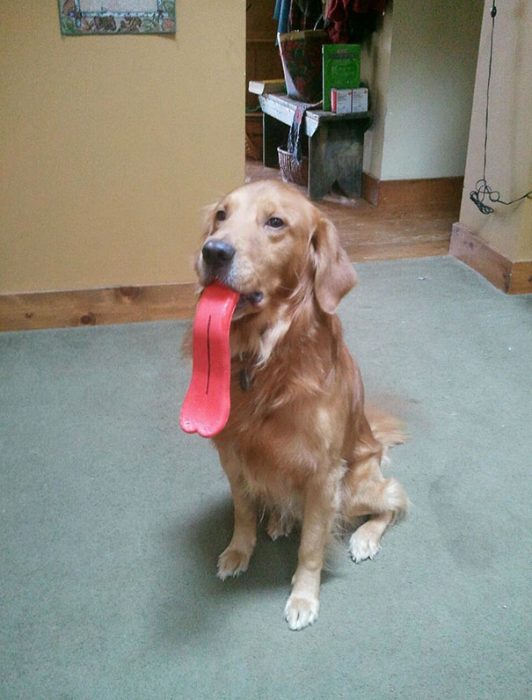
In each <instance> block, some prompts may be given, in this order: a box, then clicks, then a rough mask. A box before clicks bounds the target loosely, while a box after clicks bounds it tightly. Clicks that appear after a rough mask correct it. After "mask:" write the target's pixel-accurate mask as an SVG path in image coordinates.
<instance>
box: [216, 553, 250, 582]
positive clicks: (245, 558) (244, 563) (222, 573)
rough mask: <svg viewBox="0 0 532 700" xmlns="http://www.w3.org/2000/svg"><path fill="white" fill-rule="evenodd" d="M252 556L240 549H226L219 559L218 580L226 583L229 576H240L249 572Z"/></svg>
mask: <svg viewBox="0 0 532 700" xmlns="http://www.w3.org/2000/svg"><path fill="white" fill-rule="evenodd" d="M250 558H251V555H250V554H246V553H245V552H241V551H240V550H238V549H229V548H228V549H226V550H225V551H223V552H222V553H221V554H220V556H219V558H218V574H217V576H218V578H221V579H222V581H225V579H226V578H228V577H229V576H238V575H239V574H242V573H244V571H247V568H248V565H249V560H250Z"/></svg>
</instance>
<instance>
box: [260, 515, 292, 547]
mask: <svg viewBox="0 0 532 700" xmlns="http://www.w3.org/2000/svg"><path fill="white" fill-rule="evenodd" d="M292 527H293V523H291V522H288V521H283V520H282V519H281V518H276V517H274V518H270V520H269V522H268V527H267V528H266V532H267V533H268V536H269V537H270V539H272V540H273V541H274V542H275V540H278V539H279V537H288V535H289V534H290V533H291V532H292Z"/></svg>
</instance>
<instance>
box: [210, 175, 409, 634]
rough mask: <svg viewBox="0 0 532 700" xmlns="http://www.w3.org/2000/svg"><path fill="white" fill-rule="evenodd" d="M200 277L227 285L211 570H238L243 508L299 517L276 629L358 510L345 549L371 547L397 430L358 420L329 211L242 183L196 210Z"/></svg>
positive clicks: (277, 517) (297, 611)
mask: <svg viewBox="0 0 532 700" xmlns="http://www.w3.org/2000/svg"><path fill="white" fill-rule="evenodd" d="M196 270H197V274H198V278H199V282H200V285H201V286H202V287H203V286H206V285H208V284H210V283H211V282H213V281H215V280H216V281H218V282H221V283H222V284H224V285H226V286H228V287H231V288H232V289H234V290H236V291H237V292H239V293H240V300H239V303H238V306H237V308H236V311H235V313H234V316H233V320H232V323H231V331H230V346H231V356H232V360H231V362H232V370H231V413H230V416H229V420H228V422H227V424H226V427H225V428H224V429H223V430H222V432H221V433H219V434H218V435H217V436H216V437H215V438H213V441H214V444H215V446H216V448H217V450H218V453H219V456H220V461H221V464H222V467H223V469H224V471H225V473H226V474H227V478H228V480H229V484H230V487H231V493H232V497H233V503H234V532H233V536H232V538H231V541H230V542H229V545H228V546H227V548H226V549H225V550H224V551H223V552H222V553H221V555H220V557H219V559H218V576H219V577H220V578H221V579H226V578H227V577H228V576H237V575H238V574H240V573H242V572H244V571H246V569H247V568H248V564H249V562H250V558H251V556H252V554H253V550H254V547H255V542H256V528H257V520H258V519H260V516H263V515H266V517H267V524H266V527H267V532H268V534H269V535H270V537H271V538H272V539H276V538H278V537H280V536H283V535H288V534H289V533H290V531H291V529H292V527H293V526H294V525H295V524H300V526H301V539H300V545H299V552H298V563H297V568H296V571H295V573H294V576H293V579H292V590H291V593H290V596H289V598H288V601H287V603H286V607H285V618H286V620H287V622H288V625H289V627H290V629H293V630H299V629H302V628H304V627H306V626H307V625H310V624H312V623H313V622H314V621H315V620H316V618H317V616H318V609H319V591H320V576H321V570H322V567H323V564H324V557H325V552H326V547H327V544H328V542H329V541H330V538H331V535H332V533H333V532H334V530H335V528H336V527H337V526H338V524H339V523H341V524H343V525H344V526H345V525H346V524H347V523H349V521H353V519H355V518H358V517H359V516H366V517H367V519H366V520H365V522H364V523H363V524H362V525H360V526H359V527H358V529H356V530H355V532H354V534H352V535H351V538H350V541H349V551H350V554H351V557H352V559H353V560H354V561H355V562H360V561H362V560H364V559H373V558H374V556H375V555H376V554H377V552H378V551H379V549H380V541H381V537H382V535H383V533H384V531H385V530H386V528H387V527H388V526H389V525H390V524H391V523H392V522H393V521H394V520H395V519H397V518H398V517H399V516H401V515H403V514H404V513H405V512H406V509H407V504H408V499H407V497H406V494H405V492H404V490H403V488H402V487H401V485H400V484H399V482H398V481H396V480H395V479H393V478H384V477H383V475H382V473H381V462H382V460H383V457H384V456H385V452H386V448H387V447H388V446H390V445H392V444H396V443H398V442H401V441H402V434H401V432H400V430H399V428H398V426H397V424H396V423H394V421H393V419H390V420H387V419H381V421H380V424H379V425H377V426H375V425H374V426H373V427H371V426H370V420H368V417H367V414H366V412H365V409H364V389H363V384H362V380H361V376H360V371H359V368H358V366H357V364H356V362H355V361H354V360H353V358H352V357H351V355H350V354H349V351H348V349H347V347H346V345H345V343H344V341H343V338H342V328H341V324H340V321H339V319H338V317H337V315H336V313H335V311H336V308H337V306H338V303H339V302H340V300H341V299H342V297H343V296H344V295H345V294H346V293H347V292H348V291H349V290H350V289H351V288H352V287H353V286H354V285H355V282H356V275H355V271H354V269H353V267H352V265H351V264H350V262H349V260H348V258H347V255H346V253H345V251H344V250H343V248H342V247H341V245H340V242H339V239H338V235H337V232H336V230H335V228H334V226H333V224H332V223H331V222H330V221H328V220H327V219H326V218H324V216H323V215H322V214H321V212H320V211H319V210H318V209H317V208H316V207H315V206H314V205H313V204H311V203H310V202H309V201H308V199H307V198H306V197H305V196H304V195H302V194H300V193H299V191H298V190H297V189H295V188H294V187H292V186H290V185H286V184H284V183H282V182H277V181H263V182H255V183H251V184H248V185H244V186H243V187H240V188H238V189H236V190H235V191H233V192H231V193H230V194H228V195H227V196H226V197H224V198H223V199H222V200H221V201H220V202H219V203H218V204H217V205H216V206H215V207H213V208H212V209H210V210H209V213H208V218H207V225H206V231H205V237H204V241H203V245H202V248H201V251H200V253H199V255H198V258H197V262H196Z"/></svg>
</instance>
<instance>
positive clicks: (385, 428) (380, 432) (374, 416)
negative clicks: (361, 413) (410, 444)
mask: <svg viewBox="0 0 532 700" xmlns="http://www.w3.org/2000/svg"><path fill="white" fill-rule="evenodd" d="M365 412H366V418H367V420H368V423H369V425H370V428H371V432H372V433H373V436H374V437H375V438H376V439H377V440H378V441H379V442H380V443H381V444H382V445H383V447H385V448H388V447H393V446H394V445H402V444H403V443H405V442H406V441H407V440H408V435H407V433H406V429H405V425H404V423H402V421H400V420H399V419H398V418H395V416H391V415H389V414H387V413H383V412H382V411H379V410H378V409H376V408H374V407H373V406H367V407H366V411H365Z"/></svg>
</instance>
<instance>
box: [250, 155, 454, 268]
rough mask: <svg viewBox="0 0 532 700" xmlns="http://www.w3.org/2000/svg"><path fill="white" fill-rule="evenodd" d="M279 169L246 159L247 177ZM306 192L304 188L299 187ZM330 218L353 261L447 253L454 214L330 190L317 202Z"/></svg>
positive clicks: (277, 176) (252, 178)
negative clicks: (379, 203) (380, 203)
mask: <svg viewBox="0 0 532 700" xmlns="http://www.w3.org/2000/svg"><path fill="white" fill-rule="evenodd" d="M280 178H281V175H280V172H279V170H277V169H274V168H266V167H264V166H263V165H262V164H261V163H259V162H257V161H252V160H247V161H246V181H248V182H253V181H255V180H267V179H277V180H278V179H280ZM300 189H301V191H302V192H305V188H300ZM316 204H317V206H318V207H319V208H320V209H321V210H322V211H323V213H324V214H325V215H326V216H327V217H328V218H329V219H331V220H332V221H333V222H334V224H335V226H336V228H337V230H338V233H339V234H340V238H341V240H342V243H343V245H344V247H345V249H346V251H347V253H348V254H349V257H350V259H351V260H353V261H354V262H360V261H364V260H391V259H398V258H420V257H426V256H431V255H447V253H448V252H449V241H450V238H451V228H452V225H453V223H454V222H455V221H456V215H452V214H451V215H450V214H449V213H448V212H422V211H412V212H409V211H407V212H405V211H404V210H397V209H396V210H388V211H386V210H383V209H381V208H380V207H374V206H373V205H371V204H369V203H368V202H367V201H366V200H365V199H348V198H346V197H341V196H340V195H336V194H331V195H328V196H327V197H325V198H324V199H323V200H321V201H319V202H316Z"/></svg>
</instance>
